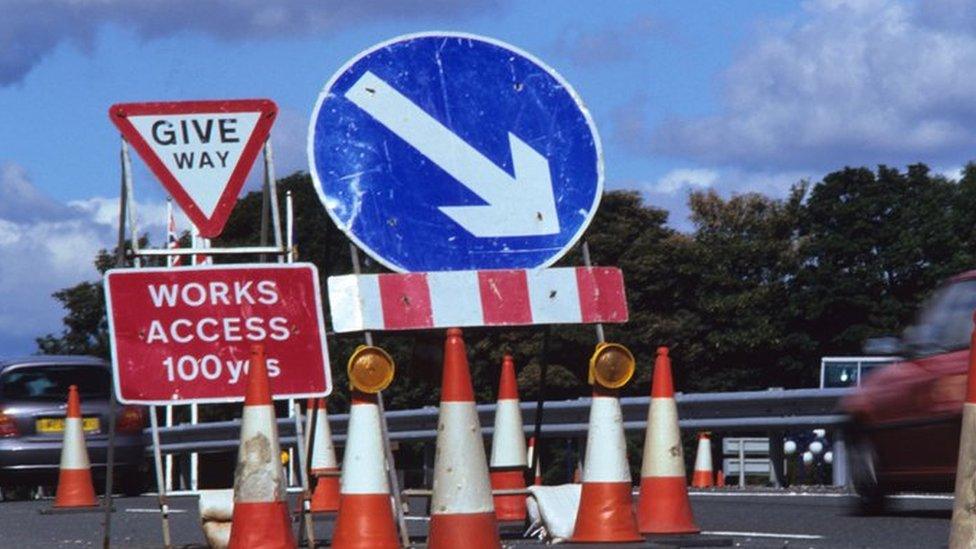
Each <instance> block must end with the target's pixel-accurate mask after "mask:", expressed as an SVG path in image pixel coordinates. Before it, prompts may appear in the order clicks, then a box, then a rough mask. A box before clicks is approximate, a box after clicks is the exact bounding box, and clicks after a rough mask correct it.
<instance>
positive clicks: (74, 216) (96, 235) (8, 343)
mask: <svg viewBox="0 0 976 549" xmlns="http://www.w3.org/2000/svg"><path fill="white" fill-rule="evenodd" d="M0 197H2V205H3V207H2V208H0V303H2V304H3V306H2V307H0V332H2V333H3V334H4V338H3V345H4V346H5V347H9V348H3V349H0V355H8V354H11V353H14V352H16V353H26V352H30V351H32V350H34V345H33V339H34V338H35V337H37V336H40V335H43V334H45V333H48V332H58V331H60V329H61V326H60V319H61V317H62V316H63V315H64V312H63V311H62V310H61V308H60V306H59V304H58V303H57V302H56V301H55V300H54V299H53V298H52V297H51V294H52V293H53V292H55V291H57V290H59V289H61V288H64V287H68V286H72V285H74V284H77V283H78V282H81V281H83V280H94V279H97V277H98V273H97V271H96V270H95V267H94V265H93V260H94V258H95V254H96V253H97V252H98V250H99V249H101V248H105V247H108V246H111V243H112V234H113V230H112V229H111V228H110V227H109V226H107V225H103V224H100V223H98V222H96V221H95V220H94V219H93V218H92V217H90V216H89V215H86V212H84V211H82V210H78V209H75V208H72V207H69V206H66V205H64V204H60V203H58V202H56V201H54V200H52V199H51V198H49V197H47V196H45V195H44V194H43V193H41V192H40V191H38V190H37V188H36V187H35V186H34V185H33V184H32V183H31V181H30V179H29V177H28V176H27V174H26V173H25V172H24V170H23V169H22V168H20V167H19V166H17V165H15V164H5V165H3V166H2V168H0ZM28 213H29V215H28Z"/></svg>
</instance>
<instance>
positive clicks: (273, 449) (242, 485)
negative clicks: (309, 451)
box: [227, 345, 295, 549]
mask: <svg viewBox="0 0 976 549" xmlns="http://www.w3.org/2000/svg"><path fill="white" fill-rule="evenodd" d="M280 454H281V449H280V446H279V445H278V428H277V424H276V422H275V411H274V405H273V404H272V402H271V388H270V386H269V383H268V368H267V365H266V363H265V357H264V346H263V345H252V346H251V360H250V362H249V364H248V373H247V391H246V392H245V394H244V412H243V414H242V415H241V447H240V450H238V453H237V468H236V469H235V470H234V514H233V519H232V522H231V527H230V543H229V544H228V546H227V547H228V548H229V549H245V548H250V547H262V548H269V549H271V548H275V549H277V548H286V547H287V548H294V547H295V536H294V534H293V533H292V530H291V517H290V516H289V515H288V507H287V503H286V502H285V478H284V474H283V469H282V467H281V461H280V460H279V456H280Z"/></svg>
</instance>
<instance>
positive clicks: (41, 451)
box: [0, 356, 148, 495]
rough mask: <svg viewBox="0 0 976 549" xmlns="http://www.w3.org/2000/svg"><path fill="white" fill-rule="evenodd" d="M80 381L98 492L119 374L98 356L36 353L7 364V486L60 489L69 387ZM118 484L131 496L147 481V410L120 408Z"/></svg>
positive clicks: (3, 484) (0, 451)
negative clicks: (114, 374) (144, 431)
mask: <svg viewBox="0 0 976 549" xmlns="http://www.w3.org/2000/svg"><path fill="white" fill-rule="evenodd" d="M71 385H77V386H78V393H79V396H80V397H81V412H82V416H83V419H82V424H83V427H84V429H85V443H86V445H87V447H88V457H89V460H90V462H91V467H92V476H93V478H94V482H95V485H96V489H98V490H101V488H102V487H103V483H104V480H105V470H106V467H105V462H106V455H107V448H108V430H109V429H108V427H109V424H108V421H109V418H108V411H109V391H110V390H111V386H112V372H111V369H110V367H109V365H108V364H107V363H106V362H105V361H103V360H101V359H97V358H92V357H81V356H32V357H27V358H22V359H17V360H4V361H0V488H2V489H3V491H4V493H5V494H8V493H11V492H16V491H17V490H20V489H23V488H24V487H31V486H54V485H56V484H57V479H58V466H59V464H60V460H61V442H62V438H63V436H64V416H65V409H66V399H67V395H68V387H69V386H71ZM115 417H116V420H115V426H116V427H115V433H116V437H115V472H116V474H115V476H114V479H115V480H114V482H115V483H116V484H115V486H117V487H118V489H119V490H120V491H122V492H123V493H125V494H127V495H131V494H138V493H140V492H142V490H143V488H144V486H145V485H146V478H147V474H146V472H147V469H148V468H147V466H146V460H145V457H144V447H143V441H142V429H143V428H144V427H145V425H146V419H147V417H148V416H147V414H146V410H145V408H143V407H138V406H121V405H120V406H118V407H117V408H116V416H115Z"/></svg>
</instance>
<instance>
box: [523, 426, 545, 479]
mask: <svg viewBox="0 0 976 549" xmlns="http://www.w3.org/2000/svg"><path fill="white" fill-rule="evenodd" d="M534 459H535V437H529V449H528V451H527V452H526V460H527V461H528V462H529V466H530V467H531V466H532V463H535V469H533V471H532V484H534V485H535V486H542V470H541V468H540V467H539V465H540V464H541V463H542V456H539V461H537V462H533V460H534Z"/></svg>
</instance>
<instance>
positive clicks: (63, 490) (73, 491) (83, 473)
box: [54, 469, 98, 508]
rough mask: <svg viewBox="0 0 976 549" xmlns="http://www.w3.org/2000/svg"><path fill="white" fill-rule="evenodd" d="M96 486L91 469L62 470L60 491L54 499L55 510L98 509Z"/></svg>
mask: <svg viewBox="0 0 976 549" xmlns="http://www.w3.org/2000/svg"><path fill="white" fill-rule="evenodd" d="M97 506H98V500H97V499H95V485H94V484H93V483H92V477H91V469H61V470H60V471H59V472H58V491H57V494H56V495H55V497H54V507H55V508H65V507H97Z"/></svg>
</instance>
